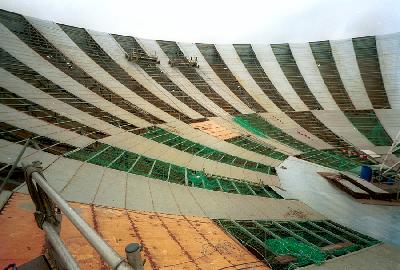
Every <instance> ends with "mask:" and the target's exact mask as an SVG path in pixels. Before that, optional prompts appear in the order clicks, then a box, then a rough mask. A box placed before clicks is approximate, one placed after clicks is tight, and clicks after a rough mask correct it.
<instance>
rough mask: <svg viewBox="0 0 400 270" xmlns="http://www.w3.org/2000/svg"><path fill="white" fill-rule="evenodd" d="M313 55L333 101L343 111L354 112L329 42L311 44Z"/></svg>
mask: <svg viewBox="0 0 400 270" xmlns="http://www.w3.org/2000/svg"><path fill="white" fill-rule="evenodd" d="M310 47H311V51H312V54H313V56H314V59H315V62H316V63H317V66H318V69H319V72H320V73H321V76H322V78H323V80H324V83H325V85H326V86H327V88H328V90H329V92H330V93H331V94H332V97H333V99H334V100H335V102H336V104H337V105H338V106H339V108H340V109H341V110H354V109H355V107H354V105H353V103H352V101H351V99H350V97H349V95H348V94H347V92H346V89H345V88H344V86H343V83H342V80H341V78H340V75H339V72H338V69H337V67H336V63H335V59H334V58H333V55H332V48H331V45H330V43H329V41H317V42H310Z"/></svg>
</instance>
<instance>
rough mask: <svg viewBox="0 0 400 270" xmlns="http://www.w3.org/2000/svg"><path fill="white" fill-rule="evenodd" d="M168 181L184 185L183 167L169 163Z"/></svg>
mask: <svg viewBox="0 0 400 270" xmlns="http://www.w3.org/2000/svg"><path fill="white" fill-rule="evenodd" d="M168 182H171V183H176V184H181V185H184V184H185V168H183V167H180V166H176V165H172V164H171V169H170V173H169V179H168Z"/></svg>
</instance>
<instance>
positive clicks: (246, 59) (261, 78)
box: [233, 44, 293, 111]
mask: <svg viewBox="0 0 400 270" xmlns="http://www.w3.org/2000/svg"><path fill="white" fill-rule="evenodd" d="M233 47H235V49H236V52H237V54H238V55H239V58H240V60H241V61H242V63H243V64H244V66H245V67H246V69H247V71H248V72H249V73H250V75H251V76H252V77H253V79H254V81H255V82H256V83H257V85H258V86H259V87H260V88H261V90H262V91H263V92H264V93H265V94H266V95H267V96H268V97H269V99H271V101H272V102H274V103H275V105H276V106H278V107H279V109H281V110H282V111H293V108H292V107H291V106H290V105H289V103H288V102H287V101H286V100H285V99H284V98H283V97H282V96H281V94H280V93H279V92H278V91H277V90H276V88H275V86H274V85H273V84H272V82H271V81H270V79H269V78H268V76H267V74H265V72H264V69H263V68H262V66H261V65H260V62H259V61H258V59H257V56H256V54H255V53H254V51H253V49H252V47H251V45H250V44H234V45H233Z"/></svg>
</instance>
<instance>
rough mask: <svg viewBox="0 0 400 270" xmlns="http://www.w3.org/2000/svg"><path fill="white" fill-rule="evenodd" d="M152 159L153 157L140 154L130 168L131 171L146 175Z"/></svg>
mask: <svg viewBox="0 0 400 270" xmlns="http://www.w3.org/2000/svg"><path fill="white" fill-rule="evenodd" d="M154 161H155V160H154V159H151V158H148V157H144V156H141V157H140V158H139V160H138V161H137V162H136V164H135V166H134V167H133V168H132V170H131V172H132V173H134V174H139V175H148V174H149V173H150V170H151V167H152V166H153V163H154Z"/></svg>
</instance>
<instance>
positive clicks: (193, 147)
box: [137, 126, 287, 175]
mask: <svg viewBox="0 0 400 270" xmlns="http://www.w3.org/2000/svg"><path fill="white" fill-rule="evenodd" d="M137 133H138V134H140V135H142V136H143V137H145V138H147V139H151V140H154V141H156V142H158V143H162V144H166V145H168V146H170V147H173V148H175V149H178V150H180V151H184V152H187V153H189V154H191V155H196V156H201V157H204V158H207V159H211V160H215V161H218V162H222V163H226V164H229V165H233V166H236V167H240V168H245V169H249V170H253V171H259V172H262V173H265V174H273V175H275V174H274V173H273V172H274V170H272V169H270V168H266V165H262V164H257V165H256V166H254V165H253V163H254V162H252V161H250V160H246V159H242V158H238V157H235V156H232V155H229V154H226V153H223V152H221V151H218V150H215V149H212V148H209V147H207V146H205V145H202V144H199V143H195V142H192V141H190V140H187V139H184V138H182V137H180V136H178V135H176V134H173V133H171V132H169V131H167V130H164V129H162V128H159V127H155V126H154V127H148V128H146V129H144V130H143V129H142V130H138V131H137ZM264 148H265V147H264ZM260 151H261V150H260ZM260 151H259V152H260ZM264 154H265V155H267V156H269V157H272V158H276V159H279V160H283V159H285V158H286V157H287V156H286V155H284V154H282V153H279V152H277V151H274V150H271V149H267V148H265V149H264ZM247 163H249V166H247V165H246V164H247ZM258 165H260V166H258ZM268 167H269V166H268ZM271 168H272V167H271Z"/></svg>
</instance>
